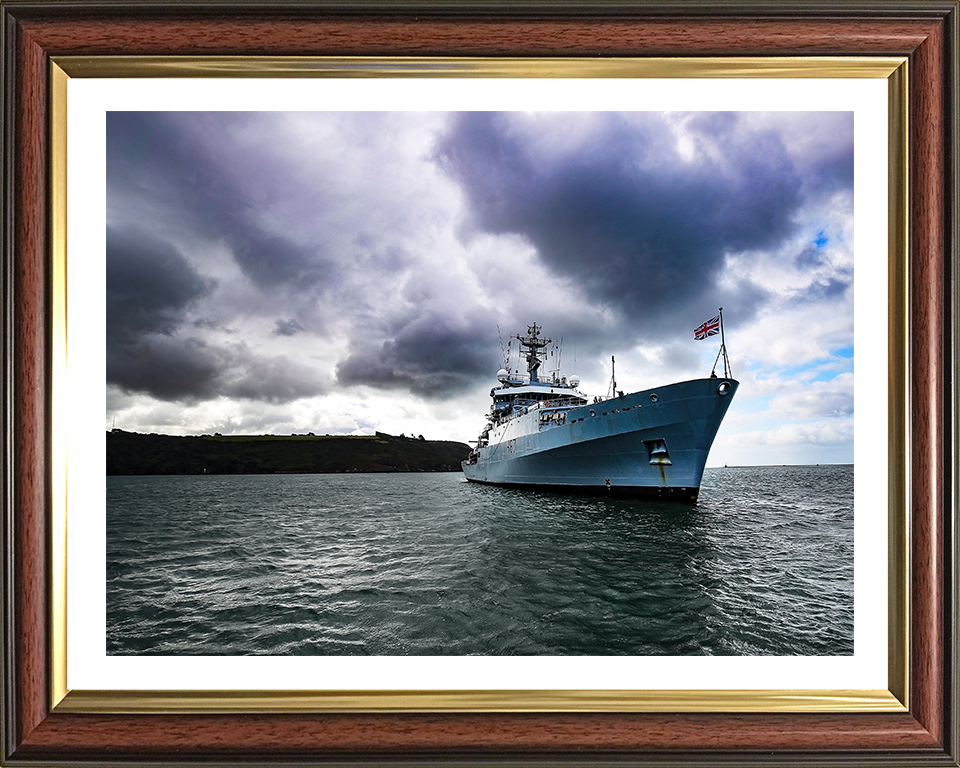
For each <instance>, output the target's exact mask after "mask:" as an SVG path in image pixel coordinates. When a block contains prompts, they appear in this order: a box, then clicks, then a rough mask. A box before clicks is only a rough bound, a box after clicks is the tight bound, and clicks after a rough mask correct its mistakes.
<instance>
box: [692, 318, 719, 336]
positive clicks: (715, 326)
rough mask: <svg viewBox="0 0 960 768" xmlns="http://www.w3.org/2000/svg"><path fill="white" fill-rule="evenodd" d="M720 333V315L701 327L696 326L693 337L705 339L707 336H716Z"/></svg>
mask: <svg viewBox="0 0 960 768" xmlns="http://www.w3.org/2000/svg"><path fill="white" fill-rule="evenodd" d="M718 333H720V315H717V316H716V317H715V318H713V319H712V320H707V322H705V323H704V324H703V325H701V326H700V327H699V328H696V329H695V330H694V332H693V338H694V339H696V340H697V341H703V339H705V338H707V336H716V335H717V334H718Z"/></svg>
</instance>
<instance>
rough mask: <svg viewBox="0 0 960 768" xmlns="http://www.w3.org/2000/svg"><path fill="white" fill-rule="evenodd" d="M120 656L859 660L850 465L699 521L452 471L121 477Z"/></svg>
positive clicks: (701, 512) (783, 480)
mask: <svg viewBox="0 0 960 768" xmlns="http://www.w3.org/2000/svg"><path fill="white" fill-rule="evenodd" d="M106 576H107V652H108V653H111V654H146V653H160V654H230V655H232V654H272V655H281V654H371V655H404V654H457V655H463V654H485V655H496V654H548V655H557V654H589V655H604V654H627V655H654V654H671V655H678V654H777V655H814V654H829V655H836V654H851V653H853V467H852V466H849V465H847V466H822V467H751V468H730V469H713V470H710V469H708V470H707V471H706V473H705V475H704V481H703V485H702V487H701V494H700V500H699V502H698V503H697V504H696V505H695V506H686V505H680V504H672V503H671V504H663V503H656V502H643V501H624V500H615V499H605V498H587V497H565V496H560V495H555V494H547V493H535V492H529V491H510V490H503V489H498V488H491V487H486V486H478V485H475V484H472V483H470V484H468V483H466V482H464V480H463V477H462V475H459V474H391V475H245V476H165V477H108V478H107V569H106Z"/></svg>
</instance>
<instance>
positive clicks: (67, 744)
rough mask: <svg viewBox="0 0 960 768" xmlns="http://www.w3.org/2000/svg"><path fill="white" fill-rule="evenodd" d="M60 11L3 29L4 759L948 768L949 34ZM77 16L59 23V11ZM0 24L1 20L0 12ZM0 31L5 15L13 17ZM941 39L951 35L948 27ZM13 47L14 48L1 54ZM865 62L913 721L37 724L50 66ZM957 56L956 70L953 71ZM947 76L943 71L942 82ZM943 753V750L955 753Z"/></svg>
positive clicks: (40, 704) (927, 28) (913, 20)
mask: <svg viewBox="0 0 960 768" xmlns="http://www.w3.org/2000/svg"><path fill="white" fill-rule="evenodd" d="M77 8H79V6H69V7H66V9H65V10H61V11H60V12H59V13H58V14H56V15H54V14H51V13H47V14H44V13H42V12H39V11H34V10H30V11H29V12H28V11H24V12H23V13H22V15H21V17H20V18H19V19H18V21H17V23H16V25H15V26H16V38H17V39H16V44H17V46H18V47H17V67H18V73H17V83H16V95H17V99H18V102H19V104H18V118H17V123H16V129H15V133H16V135H15V137H14V139H15V142H16V146H17V158H18V160H17V162H18V165H17V173H18V175H19V178H20V182H21V183H20V185H19V186H18V189H17V197H16V201H15V202H16V227H17V230H16V231H17V236H16V248H15V271H16V300H17V308H16V318H17V319H16V327H15V332H16V350H15V353H16V359H15V367H16V381H15V394H16V398H17V405H16V423H15V425H14V429H15V433H16V434H15V440H16V446H15V448H16V452H17V455H16V475H15V478H14V481H15V483H16V484H17V494H16V510H15V512H16V520H15V522H16V542H15V545H16V553H15V554H16V561H15V566H16V579H17V585H16V587H17V595H16V610H17V624H16V673H17V678H16V708H17V711H16V712H15V716H16V728H15V731H16V733H15V740H16V744H17V746H16V751H15V753H14V755H13V756H12V757H14V758H16V759H18V760H23V761H31V762H35V763H37V764H44V763H45V762H49V761H56V760H73V761H78V760H95V761H96V762H103V761H109V760H110V759H116V760H128V761H129V760H136V761H142V760H147V759H161V758H165V759H178V760H184V761H185V760H189V759H213V760H216V759H221V760H222V759H228V758H229V759H235V760H250V761H253V762H263V761H265V760H267V759H282V758H283V759H307V758H313V759H329V760H343V761H372V760H374V759H376V758H378V757H379V758H383V759H389V760H390V761H396V762H403V761H404V760H406V761H409V762H413V763H418V762H425V761H427V760H433V759H437V760H439V759H456V760H458V761H463V762H466V761H468V760H470V759H481V758H484V757H486V758H491V757H497V758H498V759H499V757H502V756H504V755H506V756H511V755H512V756H515V757H518V759H519V758H523V759H525V760H528V761H531V762H532V761H536V760H538V759H539V760H543V759H545V758H550V760H551V761H552V762H558V761H560V762H566V761H574V760H577V759H581V760H582V759H588V758H589V759H593V760H595V761H597V762H602V761H605V760H614V759H617V760H626V761H633V762H636V761H641V760H643V759H649V760H651V761H657V760H666V759H667V758H664V757H663V756H664V755H668V756H672V759H675V760H679V759H680V758H682V756H683V755H696V756H697V762H699V763H701V764H703V763H710V762H722V761H723V760H726V759H729V756H730V755H738V756H741V757H742V758H743V760H745V761H748V762H749V761H754V762H762V761H768V762H769V759H770V758H769V756H770V755H776V754H780V755H781V758H780V760H781V762H782V763H787V762H803V761H804V760H806V759H815V760H818V761H820V762H836V763H841V762H844V761H848V762H849V761H850V760H851V759H857V757H858V756H859V757H860V758H862V759H863V760H865V761H869V762H872V763H875V764H890V765H894V764H903V763H905V762H907V761H909V762H910V763H911V764H919V763H929V764H938V765H950V764H954V765H955V764H956V759H955V752H954V753H953V756H952V757H951V756H950V755H948V754H947V753H946V752H945V750H944V748H943V743H944V738H945V733H946V731H945V722H946V717H947V709H946V707H945V701H944V696H945V692H944V688H943V680H944V679H945V676H946V675H947V674H948V673H949V672H950V670H948V669H946V665H947V664H948V663H949V660H950V656H949V655H945V654H944V652H943V651H944V648H943V643H944V641H945V632H946V625H945V615H944V610H945V609H944V603H943V597H944V584H943V581H944V577H945V571H944V563H945V558H946V550H945V546H946V544H945V540H944V538H943V531H944V528H943V526H944V523H945V518H944V515H945V507H944V505H945V504H946V503H947V499H948V497H949V494H948V493H947V492H946V489H945V482H946V470H947V467H948V466H949V461H948V459H949V458H950V454H949V449H948V447H947V446H946V444H945V442H944V441H945V438H946V435H945V431H944V430H945V427H944V425H945V424H949V423H950V422H949V417H950V415H951V414H950V411H949V403H948V401H947V399H946V397H947V393H948V392H949V391H950V388H949V386H948V385H949V383H950V371H949V370H947V369H946V367H945V363H944V361H945V360H949V359H950V358H949V355H945V349H946V343H947V340H946V338H945V336H944V333H945V328H946V327H947V325H945V321H944V312H945V311H949V312H954V311H955V310H954V309H953V308H952V307H945V305H944V297H945V295H946V293H945V291H946V288H947V283H946V279H947V274H948V269H949V266H950V265H949V264H948V257H949V254H950V249H949V248H948V247H947V246H948V242H950V241H949V238H951V237H953V236H954V234H953V233H952V232H951V231H948V225H947V223H946V216H945V209H944V205H945V200H944V189H945V185H946V168H947V157H946V155H945V147H944V143H945V140H946V137H947V135H948V133H949V131H952V130H955V129H954V128H952V127H950V126H948V125H947V124H946V123H945V114H947V112H945V110H946V109H947V106H948V105H946V104H945V102H944V94H945V93H949V89H948V88H947V82H946V80H945V78H946V76H947V75H946V73H948V72H949V71H951V68H950V67H948V64H947V60H946V57H947V55H948V50H947V48H946V44H947V39H948V38H947V37H946V36H945V33H944V28H945V25H946V24H947V23H948V21H945V19H944V17H943V16H942V15H941V16H940V17H937V15H936V14H930V13H927V14H906V13H904V14H903V18H898V17H897V15H896V14H893V13H890V14H887V15H886V16H884V17H881V16H879V15H875V16H865V17H864V18H862V19H860V20H859V21H857V22H856V23H853V24H852V23H851V21H850V20H849V19H843V18H829V17H822V18H784V19H770V18H766V19H755V18H749V17H745V18H739V19H738V18H691V17H683V18H641V17H630V16H628V15H624V16H623V17H620V18H581V19H578V18H574V17H569V16H565V17H563V18H550V17H549V16H544V17H543V18H523V19H519V20H505V19H497V18H485V19H478V18H476V17H474V16H470V17H464V18H459V19H458V18H449V17H439V16H430V15H426V16H422V15H421V16H419V17H416V18H413V17H411V18H402V17H398V16H397V15H390V16H387V15H383V16H380V17H370V16H364V17H363V18H354V17H349V16H345V15H342V14H341V15H325V14H322V13H320V12H315V13H311V12H309V11H308V10H305V11H304V12H303V13H301V14H298V15H297V16H296V17H288V18H283V17H275V18H268V17H266V16H265V15H261V16H257V15H256V14H250V13H248V14H247V15H246V16H245V17H244V18H239V17H237V16H232V15H231V14H229V13H226V12H224V13H222V14H220V15H219V16H217V17H209V16H207V17H202V18H197V17H195V18H186V17H180V18H178V17H177V16H176V14H175V13H173V14H165V15H156V16H153V17H149V16H144V15H140V16H137V17H134V16H133V14H132V13H131V12H130V10H129V9H127V10H126V11H125V10H124V9H123V8H120V9H118V10H117V11H116V12H114V13H112V14H106V13H102V12H101V13H100V15H99V16H96V15H92V14H91V13H84V12H83V11H82V8H80V10H76V9H77ZM71 9H73V10H71ZM7 10H8V11H9V7H8V8H7ZM11 12H12V11H11ZM949 23H955V20H949ZM9 42H10V40H9V38H8V40H7V43H8V44H9ZM758 52H762V53H765V54H779V55H807V54H819V55H828V54H842V53H847V54H859V55H908V56H910V57H911V66H912V70H911V88H912V91H911V103H910V112H911V117H910V119H911V148H912V149H911V162H912V185H911V189H910V193H909V194H910V200H911V208H912V212H913V215H912V232H911V248H912V257H911V297H910V302H911V304H910V317H911V324H912V349H911V353H912V356H913V368H912V374H911V376H912V378H911V387H912V392H913V399H912V402H911V406H910V407H911V414H912V420H913V429H914V431H913V441H912V444H911V454H910V455H911V475H912V481H913V485H912V486H911V502H912V510H913V515H914V517H913V531H912V534H913V540H912V547H913V550H912V558H913V576H914V581H913V586H912V601H913V613H912V629H913V643H914V645H913V654H912V656H911V659H910V668H911V675H912V676H911V689H912V697H913V699H912V701H913V708H912V711H911V713H910V714H906V715H852V714H850V715H796V716H787V715H707V714H703V715H649V714H643V715H625V714H623V715H506V714H502V715H416V714H406V715H326V716H306V715H273V716H272V715H235V716H226V715H224V716H215V715H202V716H174V715H150V716H148V715H139V716H102V715H64V714H57V713H53V714H49V712H48V706H47V667H46V662H47V657H46V647H47V646H46V642H47V631H48V628H47V617H46V612H45V606H44V600H45V588H46V579H45V569H46V560H45V558H46V555H45V553H46V546H45V545H46V541H45V526H46V522H45V521H46V512H47V503H48V486H47V483H46V477H45V476H46V472H45V455H46V451H47V441H48V437H47V427H46V424H47V413H46V410H45V409H46V388H47V380H46V375H47V367H46V359H47V341H46V339H47V334H48V319H47V311H48V303H49V296H48V293H47V282H46V280H47V278H46V257H45V254H46V252H47V248H46V224H45V221H46V219H45V217H46V202H45V201H46V183H45V170H44V169H45V167H46V162H47V154H46V153H47V145H46V130H45V121H46V114H47V112H46V110H47V103H46V99H47V94H46V66H47V58H48V57H49V56H51V55H92V54H111V53H124V54H178V53H179V54H198V53H207V54H251V55H269V54H274V55H284V54H286V55H294V54H303V55H338V56H346V55H444V56H452V55H491V56H493V55H509V56H574V55H576V56H591V55H605V56H636V55H643V56H662V55H681V54H682V55H748V54H756V53H758ZM952 53H953V55H955V54H956V51H955V50H953V51H952ZM951 66H952V65H951ZM953 748H954V749H955V745H954V747H953Z"/></svg>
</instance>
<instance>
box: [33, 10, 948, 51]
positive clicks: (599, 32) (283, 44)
mask: <svg viewBox="0 0 960 768" xmlns="http://www.w3.org/2000/svg"><path fill="white" fill-rule="evenodd" d="M935 26H936V23H935V22H932V21H930V20H929V19H910V20H905V21H899V22H897V23H890V22H883V21H873V22H870V21H866V22H863V23H862V24H858V25H857V29H856V33H855V34H853V35H851V33H850V32H851V30H850V24H849V22H847V23H845V22H843V21H842V20H839V19H813V20H809V21H805V22H804V23H802V24H793V25H791V26H790V27H789V28H788V27H787V26H786V25H785V24H784V22H782V21H779V22H778V21H775V20H771V19H761V20H751V19H705V20H697V21H694V20H691V19H653V20H646V21H644V22H643V23H642V24H638V23H637V22H636V21H634V20H631V19H621V20H611V19H587V20H583V21H575V20H568V19H559V20H551V19H544V20H537V21H521V22H516V23H508V22H504V21H495V20H489V21H483V20H481V21H477V20H474V19H467V20H458V19H429V18H427V19H418V20H415V21H398V20H395V19H390V18H386V19H376V18H374V19H362V20H357V19H336V18H335V19H329V20H327V19H322V18H321V19H316V20H305V19H277V20H258V19H234V20H230V19H226V20H224V19H191V20H183V19H168V18H157V19H151V20H143V19H110V18H100V19H80V20H64V19H54V20H27V21H24V22H23V27H24V32H25V34H26V36H27V37H28V38H29V39H32V40H35V41H36V43H37V44H38V45H41V46H42V47H43V48H44V49H45V50H46V51H47V52H48V53H50V54H51V55H58V54H59V55H65V54H67V53H70V54H73V55H96V54H110V53H117V52H119V51H123V52H124V53H127V54H140V55H147V54H169V53H176V52H182V53H190V54H200V53H205V54H221V55H230V54H246V55H270V54H272V55H298V54H299V55H315V56H322V55H326V56H349V55H371V56H381V55H397V56H403V55H407V56H433V55H436V56H440V55H444V56H456V55H462V56H548V55H549V56H601V55H602V56H636V55H638V53H640V52H642V55H644V56H670V55H674V56H677V55H700V56H709V55H718V56H719V55H725V56H736V55H750V54H755V53H756V52H757V51H764V52H771V51H773V50H776V51H777V53H779V54H780V55H791V54H795V55H815V54H819V55H827V54H831V53H846V54H859V55H882V54H884V53H886V52H890V51H912V50H914V49H915V48H916V47H917V46H919V45H920V44H921V43H922V42H923V41H924V40H925V39H927V38H928V37H929V35H930V34H931V31H932V30H933V28H934V27H935Z"/></svg>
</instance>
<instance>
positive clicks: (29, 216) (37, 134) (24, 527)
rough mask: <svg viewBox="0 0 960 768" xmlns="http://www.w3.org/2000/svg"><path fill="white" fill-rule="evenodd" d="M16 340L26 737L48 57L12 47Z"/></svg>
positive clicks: (33, 702) (19, 643)
mask: <svg viewBox="0 0 960 768" xmlns="http://www.w3.org/2000/svg"><path fill="white" fill-rule="evenodd" d="M17 67H18V70H19V72H20V75H21V78H22V83H23V85H22V87H21V88H20V90H19V93H18V104H17V107H18V109H17V123H16V128H17V134H18V136H19V137H20V141H19V144H18V152H17V164H16V174H17V182H18V192H19V197H18V199H17V200H16V201H15V205H16V226H15V232H14V239H15V248H16V259H15V263H14V270H15V271H14V295H15V297H16V312H15V317H16V319H15V323H14V329H13V331H14V340H13V345H14V346H13V363H14V383H13V394H14V403H15V416H14V441H15V442H14V449H15V451H16V453H15V455H14V457H13V458H14V508H15V514H16V523H17V528H16V535H15V541H14V547H15V552H16V554H17V558H16V562H15V566H16V570H15V585H14V586H15V599H16V603H15V605H16V616H15V620H16V623H17V626H16V651H15V652H16V659H17V670H16V672H17V682H18V691H17V705H18V715H19V721H18V733H19V735H20V738H21V739H23V738H25V737H26V735H27V734H28V733H29V732H30V731H31V730H33V729H34V728H35V727H36V726H37V724H38V723H40V722H41V721H42V720H43V718H44V717H45V716H46V714H47V700H46V680H47V674H48V671H47V668H46V658H47V656H46V647H47V645H46V644H47V621H46V594H47V589H46V586H47V582H46V540H47V536H46V530H47V529H46V510H47V501H48V496H47V483H46V456H47V448H48V445H47V439H46V437H47V435H46V432H47V430H46V424H47V413H46V402H47V397H46V395H47V387H46V382H47V375H46V369H47V366H46V360H47V321H46V306H47V294H46V287H47V280H46V265H47V262H48V259H47V256H46V253H47V248H46V216H47V208H46V183H47V174H46V146H45V145H46V87H45V84H46V60H45V55H44V52H43V49H42V48H40V47H39V46H37V45H34V44H32V43H27V42H24V43H22V44H21V45H19V46H18V48H17Z"/></svg>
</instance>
